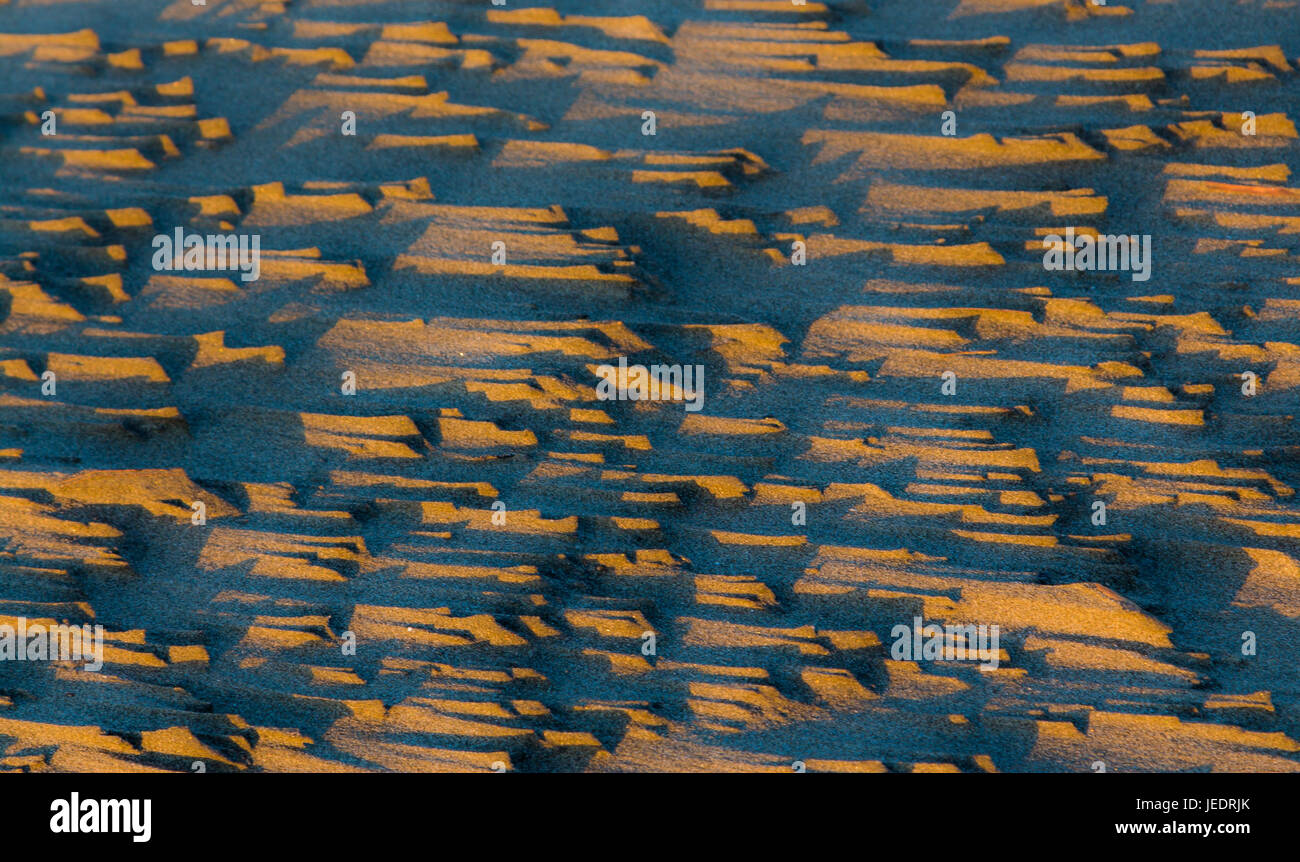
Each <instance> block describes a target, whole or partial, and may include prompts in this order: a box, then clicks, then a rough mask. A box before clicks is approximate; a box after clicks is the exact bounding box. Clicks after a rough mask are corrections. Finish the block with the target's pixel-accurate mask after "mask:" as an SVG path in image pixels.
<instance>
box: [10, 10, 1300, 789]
mask: <svg viewBox="0 0 1300 862" xmlns="http://www.w3.org/2000/svg"><path fill="white" fill-rule="evenodd" d="M534 2H537V0H508V2H506V3H504V4H503V5H501V6H495V5H493V4H492V3H491V2H489V0H481V2H480V0H473V2H471V0H460V2H420V3H412V2H382V0H306V2H262V3H258V2H247V0H208V2H207V3H206V5H204V6H194V5H192V3H191V2H190V0H172V2H163V0H104V2H77V0H63V2H58V0H7V2H4V0H0V625H17V624H18V622H19V621H22V622H23V623H24V624H36V625H50V624H55V623H59V622H67V623H68V624H70V625H78V626H80V625H90V626H95V625H98V626H101V627H102V631H103V638H104V641H103V654H102V658H103V667H102V668H100V669H98V670H87V669H86V667H85V666H84V665H83V664H82V663H79V662H76V661H49V660H45V661H22V662H19V661H0V770H9V771H176V772H187V773H190V772H195V771H199V770H203V771H210V772H216V771H223V770H224V771H233V770H239V771H253V772H258V771H267V772H272V771H385V770H396V771H494V770H495V771H498V772H501V771H523V772H547V771H606V772H608V771H664V770H671V771H701V770H708V771H750V772H753V771H769V772H787V773H788V772H791V771H807V772H820V771H860V772H1033V771H1054V772H1060V771H1064V772H1099V771H1107V772H1136V771H1298V770H1300V662H1297V656H1298V655H1300V637H1298V636H1300V505H1297V502H1296V497H1295V487H1296V485H1297V484H1298V483H1300V427H1298V426H1297V422H1296V418H1295V417H1296V414H1297V412H1298V411H1300V321H1298V320H1297V316H1298V315H1300V267H1298V266H1297V253H1298V251H1300V242H1298V241H1297V237H1300V188H1297V187H1296V184H1295V178H1294V176H1293V173H1294V171H1295V169H1296V167H1297V162H1298V152H1300V150H1298V144H1297V132H1296V128H1295V125H1294V120H1295V117H1296V116H1297V113H1298V112H1300V97H1297V92H1300V91H1297V89H1296V85H1297V74H1298V73H1297V69H1298V68H1300V67H1298V64H1300V28H1298V27H1297V26H1296V22H1297V20H1300V2H1297V0H1240V2H1234V3H1231V4H1227V3H1224V2H1222V0H1127V2H1124V3H1121V2H1118V0H1112V2H1110V3H1108V4H1106V5H1104V6H1094V5H1092V4H1091V3H1089V2H1087V0H933V2H920V0H878V2H875V0H873V1H872V2H862V0H850V2H827V3H820V2H813V0H809V2H807V3H806V4H804V5H795V4H793V3H791V2H788V0H688V2H687V0H684V2H648V0H642V2H636V3H634V2H630V0H604V2H597V3H588V2H577V0H555V2H552V3H550V5H546V0H541V2H542V3H543V5H529V4H531V3H534ZM1228 7H1230V8H1228ZM47 112H50V113H47ZM1247 112H1249V113H1247ZM651 131H653V134H649V132H651ZM178 231H179V232H180V233H179V237H180V240H179V246H178V249H177V251H181V250H183V248H184V244H185V242H186V237H187V236H189V235H194V236H196V237H199V238H201V239H202V241H204V242H206V241H207V238H209V237H218V238H225V237H229V238H234V240H238V238H239V237H243V238H244V240H245V243H246V247H247V242H248V240H249V239H251V238H253V237H256V240H257V243H258V244H257V246H256V248H257V257H256V267H255V269H256V272H254V271H253V268H252V267H251V266H249V267H241V266H239V265H236V264H238V263H239V258H238V255H237V254H235V255H233V256H229V257H225V256H222V255H221V254H218V255H217V256H216V257H214V258H210V259H209V258H207V257H206V247H205V250H204V255H205V257H204V259H203V260H202V266H201V267H200V268H197V269H196V268H190V269H186V268H185V266H184V261H183V260H181V261H179V265H178V266H171V265H170V263H171V260H170V259H163V260H161V261H160V259H159V257H158V253H159V248H160V246H159V245H158V244H157V243H156V242H155V238H156V237H165V238H169V239H168V240H167V242H168V243H174V240H175V238H176V237H177V235H178V234H177V232H178ZM1067 235H1069V236H1072V237H1074V246H1072V249H1064V248H1063V247H1062V248H1061V249H1059V250H1060V251H1061V252H1062V253H1066V252H1069V251H1071V250H1077V249H1081V248H1083V247H1085V246H1087V247H1090V248H1091V247H1092V246H1093V245H1094V243H1093V241H1092V238H1093V237H1101V238H1102V241H1101V243H1098V244H1097V245H1098V248H1100V247H1101V246H1102V245H1104V244H1105V237H1111V238H1112V240H1111V246H1112V247H1113V248H1115V249H1118V248H1119V245H1118V243H1119V238H1120V237H1124V238H1128V239H1130V240H1131V248H1128V247H1126V248H1125V249H1124V250H1125V251H1126V252H1128V251H1132V252H1136V251H1137V250H1138V249H1139V248H1142V247H1143V245H1142V244H1143V242H1144V241H1145V242H1147V243H1149V251H1147V253H1146V254H1145V255H1144V256H1143V260H1142V261H1141V262H1140V263H1139V262H1137V261H1136V260H1135V259H1134V258H1132V257H1131V256H1130V259H1129V260H1128V261H1127V263H1128V267H1127V268H1123V269H1115V268H1111V269H1101V268H1094V265H1095V264H1096V262H1097V258H1096V257H1095V256H1093V257H1092V259H1091V260H1089V259H1088V258H1083V259H1075V258H1071V262H1072V263H1079V264H1080V265H1079V266H1076V267H1074V268H1073V269H1049V268H1046V267H1045V265H1044V260H1045V255H1046V252H1045V250H1044V239H1045V238H1048V237H1052V236H1056V237H1062V238H1063V237H1065V236H1067ZM1085 237H1086V239H1084V238H1085ZM1143 238H1145V240H1144V239H1143ZM236 247H237V246H236ZM1090 254H1091V252H1090ZM160 262H161V263H163V264H165V265H163V266H159V265H158V264H159V263H160ZM248 262H249V263H250V264H251V259H249V261H248ZM1111 262H1112V263H1114V262H1118V263H1121V264H1122V263H1124V262H1125V261H1124V260H1123V259H1122V258H1119V257H1116V258H1113V259H1111ZM214 263H215V264H220V265H211V264H214ZM227 264H230V265H227ZM254 275H255V276H256V277H255V278H254V277H251V276H254ZM1144 276H1145V277H1144ZM620 361H621V362H622V367H623V368H625V369H631V368H632V367H633V366H641V367H643V368H645V369H646V370H647V371H646V373H647V374H648V373H650V372H651V371H652V369H651V366H660V367H661V368H663V369H676V370H677V371H679V372H680V371H681V370H682V369H684V368H690V369H695V368H697V367H698V368H699V369H700V372H701V373H702V375H703V384H702V389H698V392H697V394H699V395H700V399H699V404H698V405H696V406H698V408H699V409H694V407H692V405H691V404H690V401H689V396H690V395H691V394H692V393H691V392H687V391H684V390H685V389H686V388H689V387H686V386H677V388H674V384H672V383H665V385H664V387H663V388H662V389H658V388H657V389H656V393H657V395H659V396H662V397H660V398H657V399H656V400H647V399H640V400H633V399H631V398H621V399H620V398H607V397H603V396H605V395H607V394H608V387H609V386H612V387H613V388H614V390H615V391H622V392H623V393H624V394H626V390H627V386H628V385H629V383H630V381H629V376H630V375H632V374H634V373H638V372H634V371H632V370H625V371H623V372H617V371H616V372H615V373H614V376H613V377H609V378H608V380H607V373H608V372H607V370H602V366H608V367H609V368H614V369H618V368H619V367H620ZM603 375H606V376H603ZM695 379H696V380H698V378H695ZM606 380H607V383H608V386H607V387H606V390H602V388H601V383H602V381H606ZM678 382H679V383H680V382H681V380H680V378H678ZM620 387H621V388H620ZM633 392H634V393H635V392H636V390H635V389H634V390H633ZM918 622H919V624H920V626H921V631H918V632H913V631H912V630H913V629H914V628H916V627H917V624H918ZM928 625H937V626H972V627H974V628H971V629H967V630H963V636H965V637H969V638H971V640H970V641H969V642H968V641H966V640H960V639H958V638H956V637H954V638H953V639H950V640H948V641H947V643H948V645H949V646H953V647H955V646H960V647H961V648H962V651H960V652H958V651H956V650H955V649H953V650H949V651H948V652H947V653H944V654H941V655H940V657H938V658H936V657H934V655H933V654H927V652H926V650H925V648H924V645H923V643H922V635H925V634H926V631H925V629H924V627H925V626H928ZM993 631H996V633H997V637H998V641H997V643H996V647H995V648H994V647H993V645H992V643H991V641H990V640H989V639H988V638H987V637H986V638H984V639H981V638H980V637H979V636H984V635H989V634H990V633H991V632H993ZM914 635H915V638H914V637H913V636H914ZM977 635H979V636H977ZM968 644H969V645H970V646H972V647H976V646H978V645H983V646H985V647H987V649H986V651H985V652H984V653H982V654H979V655H978V657H976V658H972V655H970V654H967V653H965V647H966V646H967V645H968ZM941 645H942V644H941ZM914 646H920V647H921V648H920V649H913V647H914Z"/></svg>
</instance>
